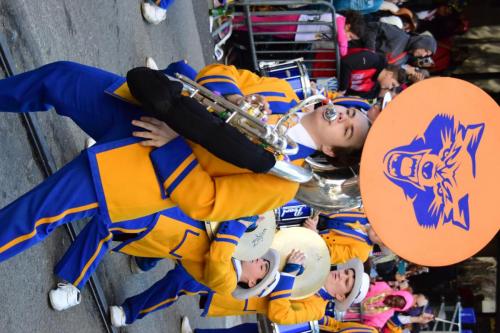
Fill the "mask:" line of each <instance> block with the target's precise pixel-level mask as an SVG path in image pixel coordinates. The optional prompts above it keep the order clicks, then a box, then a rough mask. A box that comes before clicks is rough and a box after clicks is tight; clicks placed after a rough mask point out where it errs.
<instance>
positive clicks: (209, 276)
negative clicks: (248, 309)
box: [110, 222, 304, 327]
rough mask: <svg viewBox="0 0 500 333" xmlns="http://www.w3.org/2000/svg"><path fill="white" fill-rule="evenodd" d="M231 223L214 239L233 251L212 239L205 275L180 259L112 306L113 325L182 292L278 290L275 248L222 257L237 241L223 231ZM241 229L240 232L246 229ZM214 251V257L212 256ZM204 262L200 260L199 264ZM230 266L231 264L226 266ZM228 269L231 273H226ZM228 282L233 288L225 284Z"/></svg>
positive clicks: (293, 257)
mask: <svg viewBox="0 0 500 333" xmlns="http://www.w3.org/2000/svg"><path fill="white" fill-rule="evenodd" d="M234 224H235V223H234V222H232V223H230V224H225V225H222V226H221V228H222V231H219V232H218V233H217V237H216V238H215V244H216V245H215V246H217V244H218V243H217V242H219V243H220V242H227V243H229V244H231V245H227V244H226V246H225V247H226V248H232V250H233V251H231V252H229V250H226V251H225V252H221V251H220V250H219V251H214V249H213V248H214V245H213V243H212V245H211V247H210V252H209V254H208V259H205V261H207V260H208V263H207V264H205V266H206V267H205V269H204V272H205V274H204V276H201V277H200V276H199V274H197V275H195V274H193V275H191V274H189V273H190V272H187V271H186V270H185V269H183V267H184V264H183V260H180V263H181V265H179V266H177V267H176V268H175V269H173V270H171V271H169V272H168V273H167V275H166V276H165V277H164V278H163V279H161V280H160V281H158V282H156V283H155V284H154V285H153V286H151V287H150V288H148V289H147V290H145V291H144V292H142V293H141V294H138V295H135V296H133V297H129V298H127V299H126V300H125V302H124V303H123V304H122V305H120V306H116V305H113V306H111V307H110V314H111V323H112V324H113V326H115V327H121V326H126V325H129V324H132V323H133V322H134V321H135V320H137V319H140V318H143V317H144V316H146V315H148V314H150V313H152V312H154V311H157V310H160V309H164V308H168V307H170V306H171V305H172V304H173V303H175V301H176V300H177V299H178V297H179V296H182V295H196V294H199V295H207V294H209V295H215V294H217V295H225V296H229V295H232V296H231V297H233V296H234V297H237V298H238V299H246V298H248V297H250V296H251V295H257V296H256V297H266V296H267V295H268V294H269V293H270V292H271V291H272V292H277V291H278V290H280V287H279V279H280V275H279V273H278V272H277V267H278V265H279V261H280V258H279V254H278V253H277V252H276V251H275V250H273V249H270V250H269V251H268V252H267V253H266V254H265V255H264V256H263V257H262V258H259V259H255V260H251V261H238V260H235V259H234V258H233V259H232V261H229V260H227V259H226V260H224V258H228V254H229V253H232V252H234V249H235V248H236V245H237V242H236V240H235V239H234V238H235V237H231V236H234V235H228V234H226V232H227V230H226V229H227V228H229V227H228V226H230V227H231V228H234V226H233V225H234ZM242 230H243V231H242V232H241V233H243V232H244V230H245V229H242ZM240 237H241V235H240ZM214 252H215V258H213V257H214ZM205 257H206V256H205ZM303 257H304V254H303V253H301V252H300V251H292V252H291V253H290V255H289V257H288V259H287V261H288V263H292V264H295V263H300V261H301V260H302V259H303ZM221 259H222V260H221ZM221 261H222V262H221ZM203 264H204V263H203V262H202V263H201V266H202V267H203ZM196 266H197V267H195V268H194V269H192V271H194V272H195V273H196V272H197V271H198V270H203V268H202V267H201V268H200V267H199V266H200V264H199V263H198V264H197V265H196ZM229 266H231V268H228V267H229ZM229 271H231V273H228V272H229ZM231 275H232V276H231ZM234 275H236V276H234ZM228 278H230V280H229V281H230V282H233V281H235V282H236V281H238V283H237V287H236V285H235V284H232V283H228V282H227V281H226V279H228ZM221 286H225V288H221ZM229 286H232V287H233V288H232V289H231V288H228V287H229ZM214 287H218V288H214ZM231 291H232V293H231Z"/></svg>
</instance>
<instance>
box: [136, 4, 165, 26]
mask: <svg viewBox="0 0 500 333" xmlns="http://www.w3.org/2000/svg"><path fill="white" fill-rule="evenodd" d="M141 11H142V16H143V17H144V19H145V20H146V21H147V22H149V23H151V24H160V23H161V22H163V21H164V20H165V19H166V18H167V10H166V9H163V8H161V7H159V6H157V5H155V4H154V3H153V2H151V1H148V0H145V1H143V3H142V4H141Z"/></svg>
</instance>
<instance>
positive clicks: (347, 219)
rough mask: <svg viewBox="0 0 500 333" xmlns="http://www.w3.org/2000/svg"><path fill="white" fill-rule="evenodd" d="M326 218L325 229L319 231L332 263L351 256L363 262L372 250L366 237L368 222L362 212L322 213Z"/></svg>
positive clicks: (344, 260) (348, 258)
mask: <svg viewBox="0 0 500 333" xmlns="http://www.w3.org/2000/svg"><path fill="white" fill-rule="evenodd" d="M322 216H324V217H326V218H327V220H326V229H325V230H322V231H320V232H319V234H320V236H321V237H322V238H323V239H324V240H325V242H326V245H327V246H328V250H329V251H330V259H331V263H332V265H336V264H341V263H345V262H347V261H348V260H350V259H352V258H358V259H360V260H361V261H363V262H365V261H366V260H368V257H369V255H370V253H371V252H372V250H373V243H372V241H371V240H370V238H369V237H368V232H367V228H369V222H368V219H367V217H366V215H365V214H364V213H362V212H346V213H334V214H330V215H322Z"/></svg>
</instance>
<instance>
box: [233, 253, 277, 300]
mask: <svg viewBox="0 0 500 333" xmlns="http://www.w3.org/2000/svg"><path fill="white" fill-rule="evenodd" d="M262 259H264V260H268V261H269V271H268V272H267V274H266V276H264V278H262V280H261V281H260V282H259V283H257V284H256V285H255V286H254V287H252V288H242V287H240V286H237V287H236V289H235V290H234V291H233V293H232V295H233V297H234V298H237V299H248V298H250V297H254V296H257V297H265V296H267V295H269V294H270V293H271V291H273V289H274V288H275V287H276V285H277V284H278V282H279V279H280V274H279V272H278V267H279V264H280V255H279V253H278V251H276V250H273V249H269V250H268V251H267V252H266V253H265V254H264V255H263V256H262Z"/></svg>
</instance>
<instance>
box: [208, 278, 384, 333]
mask: <svg viewBox="0 0 500 333" xmlns="http://www.w3.org/2000/svg"><path fill="white" fill-rule="evenodd" d="M293 280H294V278H293V277H291V276H289V275H287V274H285V273H282V274H281V278H280V282H279V283H278V285H277V286H276V288H275V289H274V290H273V292H272V293H271V294H270V295H269V296H268V297H264V298H258V297H252V298H250V299H248V300H244V301H243V300H238V299H235V298H233V297H231V296H230V295H226V296H223V295H217V294H213V295H210V296H209V300H208V301H207V302H206V303H205V311H204V312H203V315H206V316H211V317H214V316H235V315H245V314H255V313H258V314H261V315H264V316H266V317H267V318H268V319H269V320H270V321H272V322H273V323H276V324H279V325H294V324H299V323H304V322H308V321H314V320H318V321H319V323H320V328H321V330H325V331H328V332H340V331H342V332H346V333H348V332H353V333H354V332H357V333H360V332H362V333H377V332H378V331H377V329H375V328H373V327H370V326H366V325H362V324H359V323H353V322H340V321H337V320H335V319H333V318H331V317H328V316H326V315H325V310H326V306H327V303H328V302H329V301H331V300H333V298H332V297H331V296H330V295H329V294H328V293H327V292H326V291H325V290H324V289H321V290H320V291H319V292H318V293H316V294H315V295H313V296H310V297H307V298H305V299H301V300H290V299H289V297H290V293H291V287H293ZM290 286H291V287H290Z"/></svg>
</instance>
